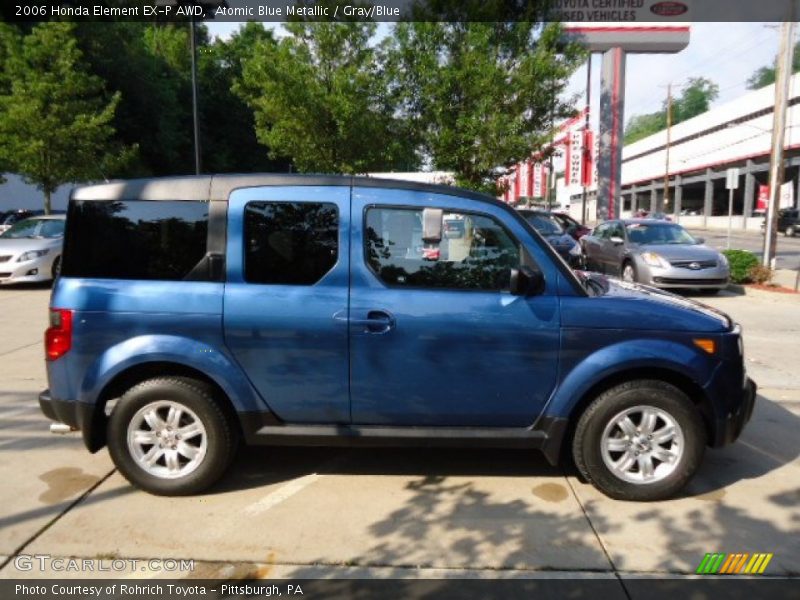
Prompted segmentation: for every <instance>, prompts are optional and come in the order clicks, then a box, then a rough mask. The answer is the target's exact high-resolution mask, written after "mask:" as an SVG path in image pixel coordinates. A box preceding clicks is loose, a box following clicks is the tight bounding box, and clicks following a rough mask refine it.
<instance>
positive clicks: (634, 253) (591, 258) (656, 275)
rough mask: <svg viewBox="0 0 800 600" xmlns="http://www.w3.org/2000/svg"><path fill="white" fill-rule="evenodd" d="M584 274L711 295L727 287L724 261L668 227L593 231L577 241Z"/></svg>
mask: <svg viewBox="0 0 800 600" xmlns="http://www.w3.org/2000/svg"><path fill="white" fill-rule="evenodd" d="M581 241H582V243H583V248H584V252H585V254H586V262H587V268H588V269H589V270H596V271H601V272H603V273H608V274H610V275H615V276H618V277H621V278H622V279H623V280H625V281H631V282H639V283H645V284H647V285H652V286H655V287H659V288H693V289H702V290H708V291H710V292H712V293H713V292H716V291H718V290H721V289H724V288H725V287H727V285H728V281H729V278H730V269H729V267H728V260H727V259H726V258H725V256H724V255H722V254H720V253H719V252H717V251H716V250H714V249H713V248H709V247H708V246H706V245H704V244H703V241H704V240H703V239H695V238H694V237H692V235H691V234H690V233H689V232H688V231H686V230H685V229H684V228H683V227H681V226H680V225H678V224H676V223H670V222H667V221H656V220H650V219H627V220H618V221H607V222H605V223H602V224H600V225H598V226H597V227H596V228H595V229H594V231H592V233H591V234H590V235H587V236H585V237H584V238H583V239H582V240H581Z"/></svg>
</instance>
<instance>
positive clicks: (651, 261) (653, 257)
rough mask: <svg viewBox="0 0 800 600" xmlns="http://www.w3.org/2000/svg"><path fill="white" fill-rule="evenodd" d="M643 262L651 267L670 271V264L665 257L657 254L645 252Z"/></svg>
mask: <svg viewBox="0 0 800 600" xmlns="http://www.w3.org/2000/svg"><path fill="white" fill-rule="evenodd" d="M642 260H644V262H645V263H646V264H647V265H648V266H650V267H656V268H659V269H669V268H670V266H671V265H670V264H669V261H667V260H666V259H665V258H664V257H663V256H661V255H659V254H656V253H655V252H644V253H643V254H642Z"/></svg>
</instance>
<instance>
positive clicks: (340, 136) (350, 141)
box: [234, 0, 416, 173]
mask: <svg viewBox="0 0 800 600" xmlns="http://www.w3.org/2000/svg"><path fill="white" fill-rule="evenodd" d="M321 4H325V5H328V6H329V7H331V8H332V7H333V6H334V4H335V2H331V1H330V0H326V1H325V2H322V3H321ZM285 29H286V30H287V33H288V35H287V36H286V37H284V38H283V39H281V40H280V41H279V42H277V43H275V42H272V41H271V40H270V41H267V40H259V41H258V42H256V43H255V45H254V46H253V47H252V48H251V49H250V54H249V56H248V57H247V58H246V59H245V60H244V64H243V68H242V76H241V79H240V80H239V81H238V82H237V83H236V85H235V86H234V89H235V90H236V91H237V93H238V94H239V95H240V96H241V97H242V98H243V99H245V101H246V102H247V103H248V105H249V106H250V107H251V108H252V109H253V111H254V112H255V121H256V132H257V136H258V139H259V141H260V142H262V143H263V144H265V145H267V146H268V147H269V149H270V155H271V156H273V157H278V156H290V157H291V158H292V160H293V162H294V164H295V165H296V166H297V168H298V170H300V171H303V172H320V171H321V172H329V173H363V172H367V171H373V170H392V169H395V168H401V169H413V168H414V167H416V161H415V158H414V154H413V152H412V148H411V145H410V144H409V143H408V139H409V136H408V135H407V132H406V131H405V130H404V127H403V123H402V122H401V121H400V120H398V119H397V118H396V115H395V112H396V109H395V105H394V103H393V98H392V95H391V94H390V93H389V92H388V90H389V89H390V82H389V80H388V77H387V72H386V69H385V66H386V57H385V54H384V49H383V47H381V46H377V47H376V46H375V45H374V44H373V42H372V37H373V36H374V34H375V29H376V25H375V24H374V23H371V22H352V23H334V22H312V21H295V22H290V23H288V24H286V25H285Z"/></svg>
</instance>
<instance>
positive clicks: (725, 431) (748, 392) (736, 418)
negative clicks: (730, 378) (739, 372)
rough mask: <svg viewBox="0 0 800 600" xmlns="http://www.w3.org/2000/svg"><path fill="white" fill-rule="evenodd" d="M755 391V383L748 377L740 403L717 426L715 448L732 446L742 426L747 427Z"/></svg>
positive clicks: (754, 403) (751, 414)
mask: <svg viewBox="0 0 800 600" xmlns="http://www.w3.org/2000/svg"><path fill="white" fill-rule="evenodd" d="M757 390H758V386H757V385H756V382H755V381H753V380H752V379H750V378H749V377H748V378H747V380H746V381H745V384H744V388H743V389H742V399H741V402H739V403H737V405H736V408H734V409H733V410H731V411H730V412H729V413H728V414H727V416H726V417H725V419H724V421H723V422H722V423H720V424H719V425H720V426H719V428H718V432H717V440H716V444H715V445H716V446H725V445H727V444H732V443H733V442H735V441H736V440H737V439H738V438H739V436H740V435H741V433H742V430H743V429H744V426H745V425H747V423H748V422H749V421H750V417H752V416H753V408H755V405H756V391H757Z"/></svg>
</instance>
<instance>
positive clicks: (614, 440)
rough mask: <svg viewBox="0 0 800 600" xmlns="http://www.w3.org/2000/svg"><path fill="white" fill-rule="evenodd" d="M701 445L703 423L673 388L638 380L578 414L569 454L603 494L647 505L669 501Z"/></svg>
mask: <svg viewBox="0 0 800 600" xmlns="http://www.w3.org/2000/svg"><path fill="white" fill-rule="evenodd" d="M705 446H706V433H705V428H704V426H703V422H702V418H701V416H700V414H699V412H698V411H697V409H696V408H695V406H694V404H693V403H692V402H691V400H690V399H689V398H688V397H687V396H686V394H684V393H683V392H682V391H681V390H679V389H678V388H676V387H675V386H673V385H671V384H669V383H666V382H663V381H656V380H637V381H631V382H627V383H623V384H621V385H618V386H616V387H613V388H611V389H609V390H607V391H606V392H604V393H603V394H601V395H600V396H598V397H597V398H596V399H595V400H594V401H593V402H592V403H591V404H590V405H589V407H588V408H587V409H586V411H585V412H584V413H583V415H581V418H580V419H579V421H578V424H577V427H576V429H575V436H574V438H573V444H572V452H573V458H574V460H575V464H576V466H577V467H578V470H579V471H580V473H581V474H582V475H583V476H584V477H585V478H586V479H587V480H588V481H590V482H591V483H592V484H593V485H594V486H595V487H597V488H598V489H599V490H600V491H602V492H603V493H605V494H606V495H608V496H610V497H612V498H616V499H619V500H638V501H651V500H662V499H665V498H669V497H671V496H674V495H675V494H676V493H677V492H678V491H680V490H681V489H682V488H683V487H684V486H685V485H686V483H687V482H688V481H689V480H690V479H691V478H692V476H693V475H694V474H695V472H696V471H697V468H698V467H699V465H700V462H701V460H702V457H703V453H704V451H705Z"/></svg>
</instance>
